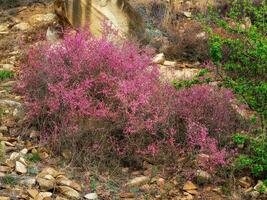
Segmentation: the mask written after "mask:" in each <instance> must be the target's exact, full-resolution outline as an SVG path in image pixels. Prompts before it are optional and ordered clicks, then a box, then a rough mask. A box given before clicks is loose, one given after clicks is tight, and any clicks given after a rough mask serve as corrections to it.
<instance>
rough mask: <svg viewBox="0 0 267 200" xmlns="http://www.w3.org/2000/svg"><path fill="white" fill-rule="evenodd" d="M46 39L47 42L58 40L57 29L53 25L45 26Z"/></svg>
mask: <svg viewBox="0 0 267 200" xmlns="http://www.w3.org/2000/svg"><path fill="white" fill-rule="evenodd" d="M46 40H47V41H48V42H51V43H54V42H56V41H58V40H59V35H58V31H57V30H56V29H55V28H54V27H52V26H49V27H48V28H47V31H46Z"/></svg>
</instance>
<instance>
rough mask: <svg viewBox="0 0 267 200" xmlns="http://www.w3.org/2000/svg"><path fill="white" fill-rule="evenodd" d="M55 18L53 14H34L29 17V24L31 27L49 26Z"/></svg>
mask: <svg viewBox="0 0 267 200" xmlns="http://www.w3.org/2000/svg"><path fill="white" fill-rule="evenodd" d="M56 18H57V16H56V14H54V13H47V14H36V15H33V16H31V17H30V19H29V23H30V24H31V25H32V26H40V25H45V24H50V23H52V22H54V21H55V20H56Z"/></svg>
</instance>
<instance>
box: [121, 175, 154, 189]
mask: <svg viewBox="0 0 267 200" xmlns="http://www.w3.org/2000/svg"><path fill="white" fill-rule="evenodd" d="M148 182H149V177H147V176H140V177H136V178H134V179H132V180H130V181H129V182H128V183H127V184H126V185H127V186H128V187H138V186H142V185H144V184H146V183H148Z"/></svg>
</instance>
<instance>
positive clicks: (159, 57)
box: [152, 53, 165, 65]
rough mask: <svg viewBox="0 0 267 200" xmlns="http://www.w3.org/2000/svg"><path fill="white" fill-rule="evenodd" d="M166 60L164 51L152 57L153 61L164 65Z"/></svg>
mask: <svg viewBox="0 0 267 200" xmlns="http://www.w3.org/2000/svg"><path fill="white" fill-rule="evenodd" d="M164 61H165V55H164V53H159V54H157V55H156V56H155V57H154V58H153V59H152V62H153V63H155V64H161V65H163V63H164Z"/></svg>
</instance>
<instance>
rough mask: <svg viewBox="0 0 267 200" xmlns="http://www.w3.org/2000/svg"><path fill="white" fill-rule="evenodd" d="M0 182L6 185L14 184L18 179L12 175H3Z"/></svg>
mask: <svg viewBox="0 0 267 200" xmlns="http://www.w3.org/2000/svg"><path fill="white" fill-rule="evenodd" d="M2 182H3V183H4V184H6V185H11V186H15V185H17V184H18V179H17V178H15V177H13V176H4V177H3V178H2Z"/></svg>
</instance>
